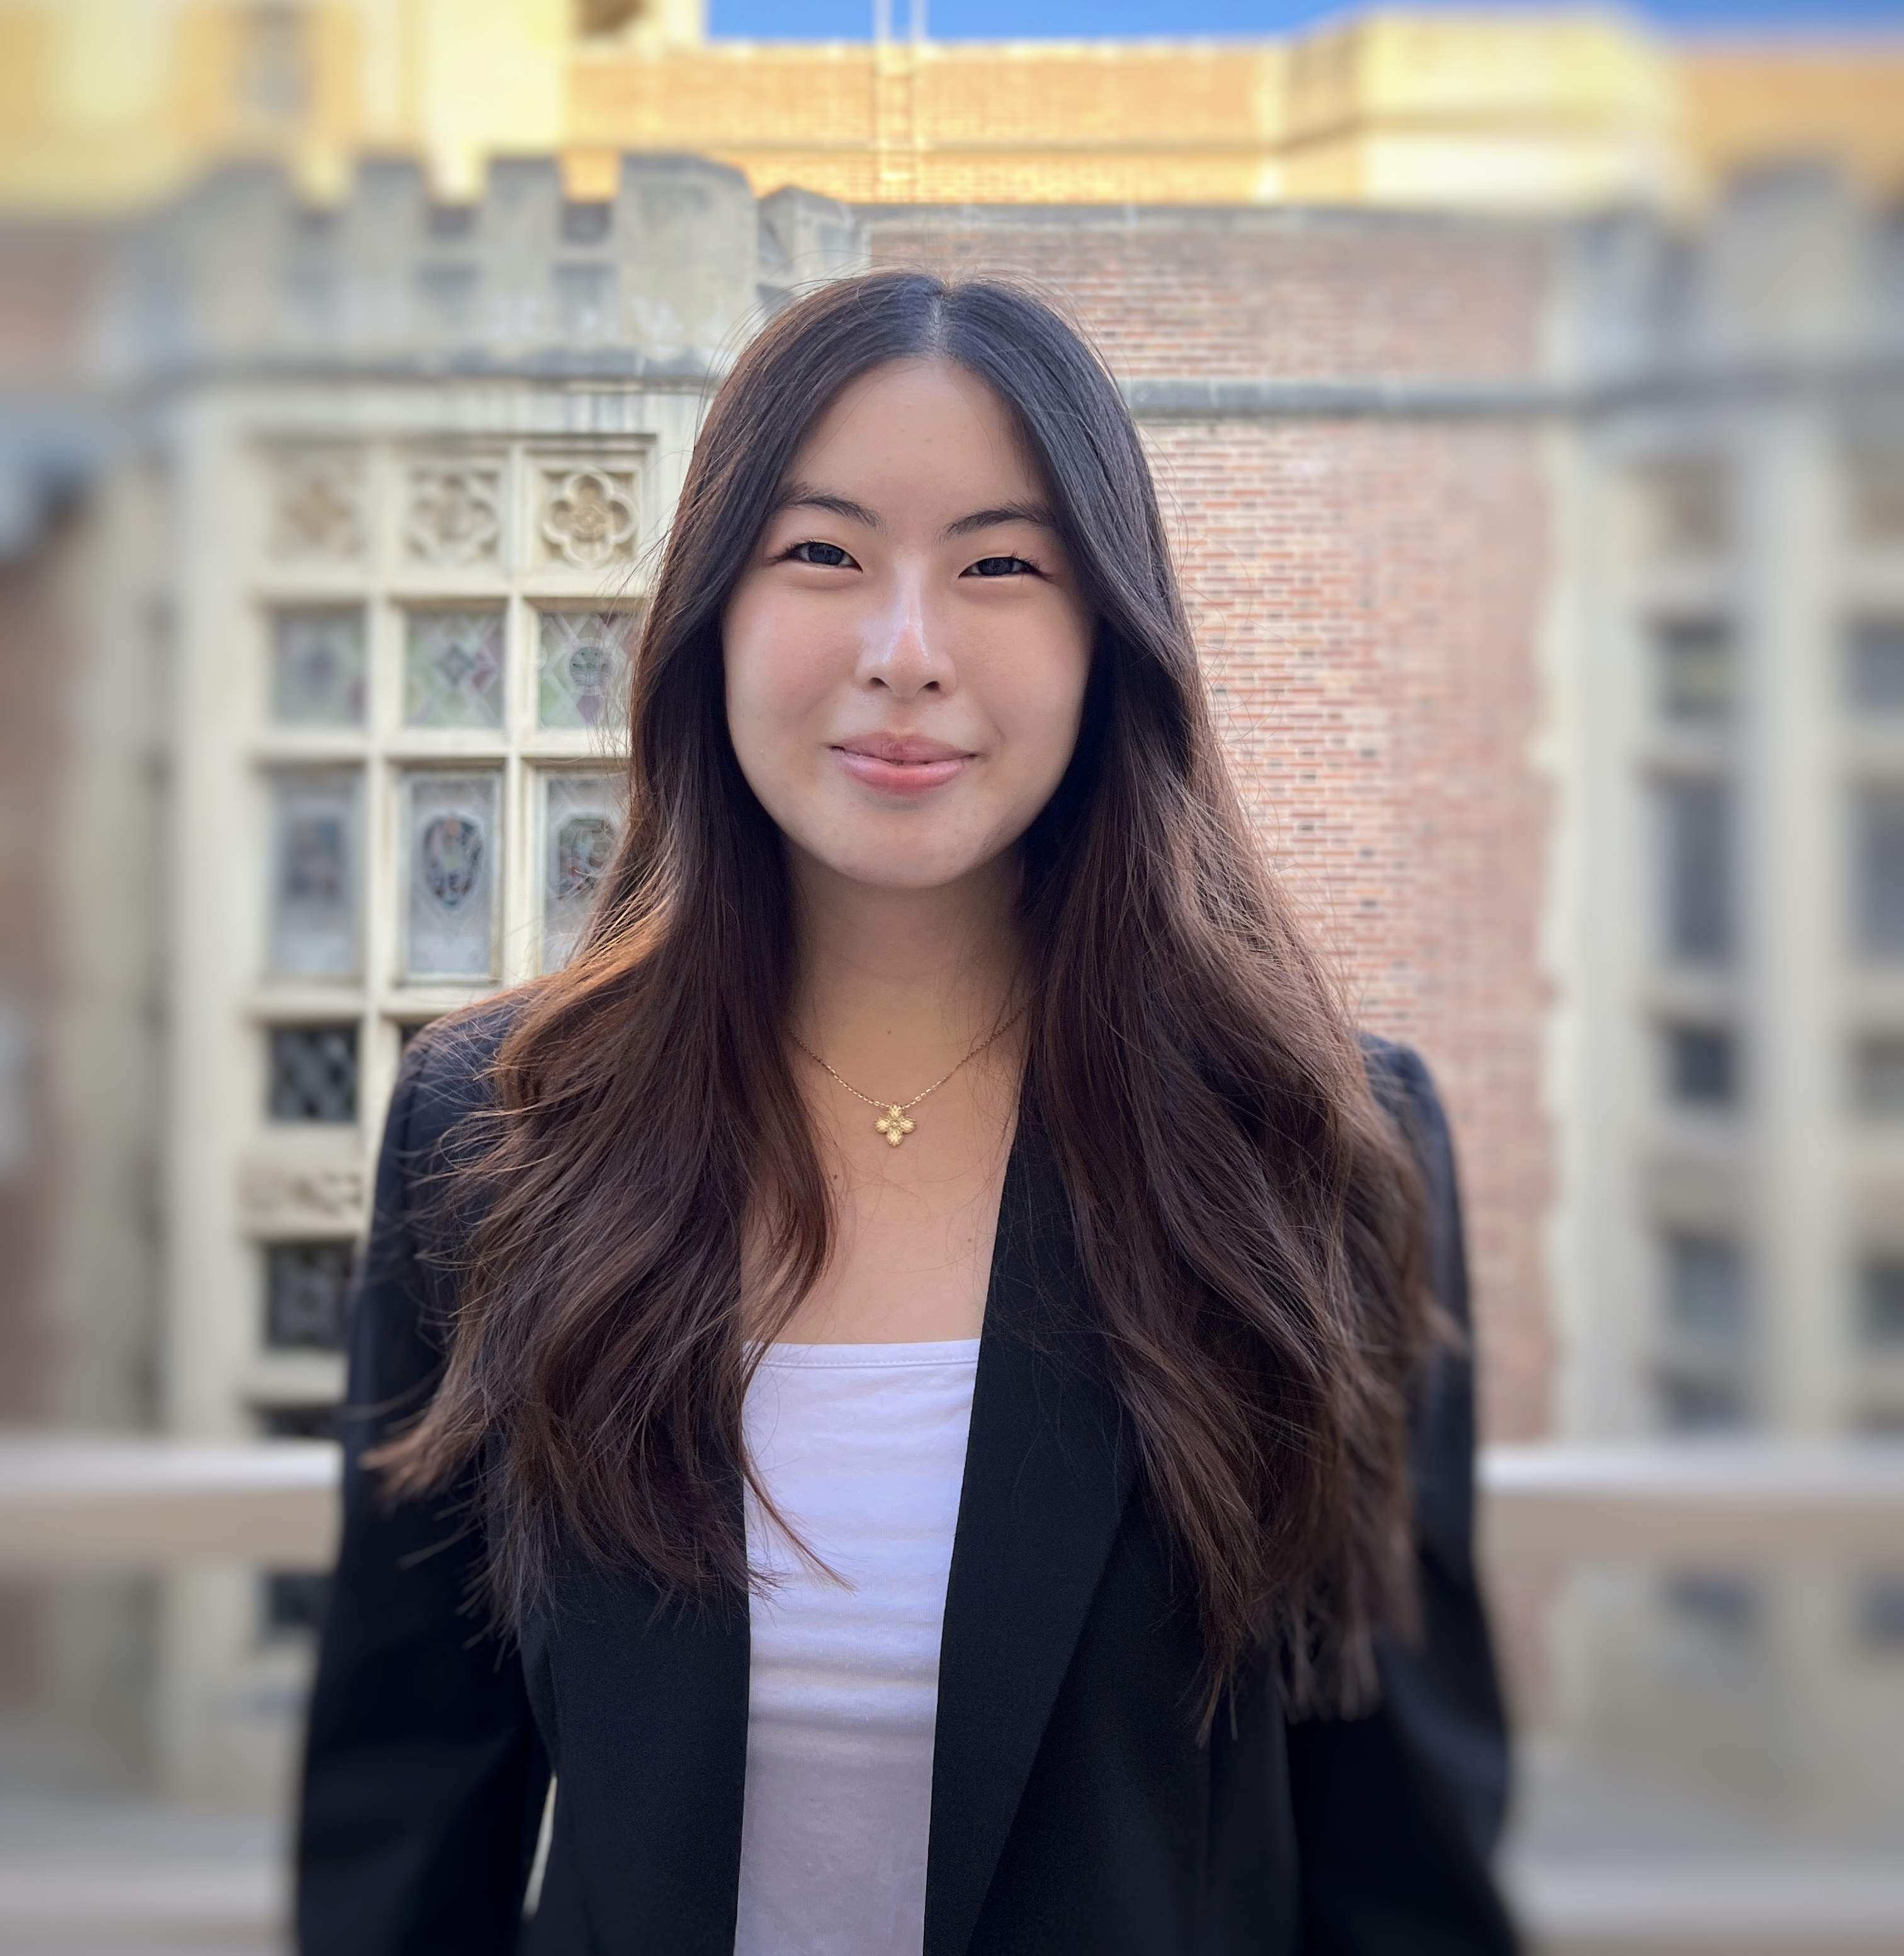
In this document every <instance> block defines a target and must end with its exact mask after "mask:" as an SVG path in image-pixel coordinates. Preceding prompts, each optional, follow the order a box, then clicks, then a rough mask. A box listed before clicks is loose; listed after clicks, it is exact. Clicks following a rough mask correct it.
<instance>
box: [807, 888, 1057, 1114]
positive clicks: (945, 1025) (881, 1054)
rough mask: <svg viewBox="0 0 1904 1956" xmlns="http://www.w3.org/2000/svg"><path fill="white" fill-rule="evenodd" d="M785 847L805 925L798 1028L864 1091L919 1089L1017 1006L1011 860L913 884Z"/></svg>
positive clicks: (886, 1092)
mask: <svg viewBox="0 0 1904 1956" xmlns="http://www.w3.org/2000/svg"><path fill="white" fill-rule="evenodd" d="M790 856H791V869H792V874H793V891H794V903H795V909H796V915H797V916H798V919H799V933H800V957H799V973H800V976H799V985H798V987H797V989H796V995H795V1002H794V1018H793V1024H794V1029H795V1030H796V1033H798V1034H799V1037H800V1038H801V1040H803V1041H804V1042H805V1044H806V1045H808V1046H810V1047H811V1048H812V1050H813V1051H814V1052H815V1053H817V1054H818V1055H820V1056H821V1058H823V1059H824V1060H825V1061H826V1062H827V1063H828V1064H829V1065H831V1066H833V1067H834V1068H837V1069H838V1071H840V1073H841V1074H843V1075H844V1076H845V1077H846V1079H848V1080H850V1081H852V1083H853V1085H854V1086H856V1087H859V1088H860V1089H861V1090H862V1091H863V1092H865V1093H871V1094H873V1095H875V1096H880V1097H885V1096H899V1097H903V1096H905V1095H906V1094H909V1093H913V1092H915V1091H916V1090H918V1088H919V1087H922V1086H923V1085H924V1084H925V1082H926V1081H927V1080H928V1078H930V1077H932V1076H933V1075H934V1074H935V1073H939V1072H943V1071H944V1070H945V1068H947V1067H948V1066H950V1065H956V1064H957V1062H958V1061H960V1059H962V1058H964V1056H965V1055H966V1053H967V1052H969V1051H970V1050H971V1049H972V1047H973V1046H975V1045H976V1043H978V1042H979V1040H982V1039H984V1038H985V1036H986V1035H987V1034H988V1033H991V1031H992V1030H994V1029H995V1027H997V1025H998V1022H999V1021H1000V1020H1001V1018H1002V1017H1004V1014H1007V1012H1009V1011H1011V1010H1013V1008H1014V1007H1015V1005H1016V1004H1017V998H1016V993H1017V989H1018V986H1019V980H1020V953H1019V944H1018V934H1017V920H1016V914H1015V913H1016V905H1017V892H1018V873H1019V872H1018V865H1017V860H1016V859H1015V857H1010V856H1007V857H1003V858H1001V859H1000V860H998V861H996V862H994V863H988V864H986V865H985V866H984V867H982V868H981V869H977V870H975V871H974V872H972V874H971V875H969V876H966V877H963V878H961V879H960V880H959V881H958V882H956V883H951V884H947V885H942V886H941V887H939V888H935V889H929V890H909V889H894V888H881V887H878V886H875V885H870V884H866V883H862V882H854V881H853V880H852V879H849V878H846V877H843V876H841V875H837V873H836V872H834V871H832V870H831V869H827V867H826V866H824V864H821V863H816V862H815V861H814V860H812V858H810V857H805V856H804V855H802V854H801V853H799V851H797V850H796V851H790ZM856 1069H857V1071H856Z"/></svg>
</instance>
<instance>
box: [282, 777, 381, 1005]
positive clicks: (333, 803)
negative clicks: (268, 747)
mask: <svg viewBox="0 0 1904 1956" xmlns="http://www.w3.org/2000/svg"><path fill="white" fill-rule="evenodd" d="M270 793H271V800H272V805H273V806H272V867H271V904H270V941H269V948H268V954H267V957H266V963H267V965H268V967H269V968H270V971H271V973H272V974H273V976H276V977H279V978H354V977H355V976H357V972H358V962H359V959H360V955H361V953H360V948H359V942H360V932H361V910H362V901H361V894H362V893H361V882H362V877H361V854H362V842H361V801H362V793H363V776H362V775H361V772H360V771H358V769H356V768H333V769H323V770H320V769H314V768H285V769H282V770H280V771H278V772H276V774H274V775H273V776H272V777H271V779H270Z"/></svg>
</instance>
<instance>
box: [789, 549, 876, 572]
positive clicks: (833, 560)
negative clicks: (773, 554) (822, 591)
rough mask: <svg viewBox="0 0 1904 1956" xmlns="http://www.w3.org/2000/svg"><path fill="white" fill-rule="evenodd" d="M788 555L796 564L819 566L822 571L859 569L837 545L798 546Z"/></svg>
mask: <svg viewBox="0 0 1904 1956" xmlns="http://www.w3.org/2000/svg"><path fill="white" fill-rule="evenodd" d="M787 556H788V557H789V558H790V560H792V561H793V563H812V564H818V566H820V568H821V569H822V570H857V569H859V566H858V565H857V564H856V563H854V562H853V559H852V558H851V557H849V556H848V555H847V554H846V552H845V551H843V550H842V549H841V548H840V546H839V545H838V544H821V543H804V544H795V545H794V546H793V548H792V549H791V550H790V551H788V552H787Z"/></svg>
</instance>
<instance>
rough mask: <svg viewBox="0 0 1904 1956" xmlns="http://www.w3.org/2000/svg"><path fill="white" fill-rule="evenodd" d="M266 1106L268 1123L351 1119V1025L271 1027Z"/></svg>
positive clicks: (353, 1081) (353, 1026)
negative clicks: (267, 1106)
mask: <svg viewBox="0 0 1904 1956" xmlns="http://www.w3.org/2000/svg"><path fill="white" fill-rule="evenodd" d="M270 1049H271V1079H270V1102H269V1104H270V1112H271V1118H272V1119H273V1120H274V1121H326V1122H350V1121H355V1119H356V1118H357V1084H358V1067H357V1025H356V1022H355V1021H351V1022H350V1023H348V1024H344V1025H329V1026H274V1027H272V1029H271V1035H270Z"/></svg>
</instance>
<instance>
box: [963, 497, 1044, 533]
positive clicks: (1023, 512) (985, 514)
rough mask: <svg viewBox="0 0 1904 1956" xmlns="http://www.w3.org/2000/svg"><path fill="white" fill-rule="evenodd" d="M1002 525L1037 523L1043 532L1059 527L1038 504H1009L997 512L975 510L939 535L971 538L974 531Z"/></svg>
mask: <svg viewBox="0 0 1904 1956" xmlns="http://www.w3.org/2000/svg"><path fill="white" fill-rule="evenodd" d="M1001 523H1036V525H1038V527H1039V528H1040V529H1041V530H1054V529H1056V528H1058V525H1056V524H1055V523H1054V522H1052V521H1051V511H1050V510H1045V509H1041V508H1040V507H1039V506H1038V504H1036V503H1006V504H1004V506H1003V507H1002V508H1000V509H996V510H973V511H972V513H971V515H970V516H961V517H960V519H959V520H958V521H957V522H956V523H947V525H946V526H945V528H944V529H943V530H941V532H939V534H940V535H941V536H944V537H969V536H970V535H971V534H972V532H973V531H974V530H989V529H995V528H997V527H998V525H999V524H1001Z"/></svg>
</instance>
